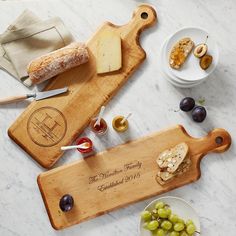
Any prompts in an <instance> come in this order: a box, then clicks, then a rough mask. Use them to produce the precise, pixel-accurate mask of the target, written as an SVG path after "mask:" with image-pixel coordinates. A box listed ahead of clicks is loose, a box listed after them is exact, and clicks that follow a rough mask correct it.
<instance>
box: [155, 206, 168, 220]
mask: <svg viewBox="0 0 236 236" xmlns="http://www.w3.org/2000/svg"><path fill="white" fill-rule="evenodd" d="M157 213H158V215H159V216H160V217H161V218H167V217H168V214H167V212H166V210H165V209H163V208H161V209H158V211H157Z"/></svg>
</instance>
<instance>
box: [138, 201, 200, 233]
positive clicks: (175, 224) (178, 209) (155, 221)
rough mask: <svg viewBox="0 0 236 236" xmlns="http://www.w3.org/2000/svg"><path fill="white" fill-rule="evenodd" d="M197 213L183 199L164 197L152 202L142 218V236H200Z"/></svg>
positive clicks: (142, 213)
mask: <svg viewBox="0 0 236 236" xmlns="http://www.w3.org/2000/svg"><path fill="white" fill-rule="evenodd" d="M198 235H200V222H199V217H198V215H197V213H196V211H195V210H194V209H193V208H192V207H191V206H190V205H189V204H188V203H187V202H186V201H185V200H183V199H181V198H177V197H162V198H159V199H156V200H154V201H152V202H151V203H150V204H149V205H148V206H147V207H146V208H145V209H144V210H143V211H142V212H141V217H140V236H198Z"/></svg>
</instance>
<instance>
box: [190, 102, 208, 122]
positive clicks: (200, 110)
mask: <svg viewBox="0 0 236 236" xmlns="http://www.w3.org/2000/svg"><path fill="white" fill-rule="evenodd" d="M206 115H207V112H206V109H205V108H204V107H202V106H197V107H195V108H194V109H193V111H192V118H193V120H194V121H196V122H203V121H204V120H205V118H206Z"/></svg>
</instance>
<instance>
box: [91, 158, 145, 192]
mask: <svg viewBox="0 0 236 236" xmlns="http://www.w3.org/2000/svg"><path fill="white" fill-rule="evenodd" d="M141 167H142V162H140V161H132V162H129V163H125V164H124V165H123V166H122V167H121V168H116V169H112V170H106V171H103V172H100V173H98V174H96V175H94V176H90V177H89V184H94V183H96V182H99V181H103V180H107V179H109V178H111V177H113V176H117V179H116V180H113V181H110V182H106V183H102V184H100V185H99V186H98V187H97V189H98V190H99V191H101V192H103V191H105V190H107V189H110V188H113V187H116V186H118V185H121V184H124V183H127V182H130V181H132V180H135V179H138V178H140V172H139V171H138V170H140V169H141ZM129 171H135V173H130V174H129V173H128V172H129ZM122 174H123V176H120V177H119V178H118V175H122Z"/></svg>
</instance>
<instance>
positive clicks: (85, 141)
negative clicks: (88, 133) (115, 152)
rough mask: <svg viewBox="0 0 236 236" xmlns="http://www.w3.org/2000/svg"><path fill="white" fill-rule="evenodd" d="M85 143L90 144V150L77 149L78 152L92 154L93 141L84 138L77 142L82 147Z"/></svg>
mask: <svg viewBox="0 0 236 236" xmlns="http://www.w3.org/2000/svg"><path fill="white" fill-rule="evenodd" d="M83 143H89V147H88V148H85V149H84V148H77V150H78V151H79V152H81V153H89V152H92V151H93V142H92V140H91V139H89V138H87V137H82V138H79V139H78V140H77V141H76V144H77V145H80V144H83Z"/></svg>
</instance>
